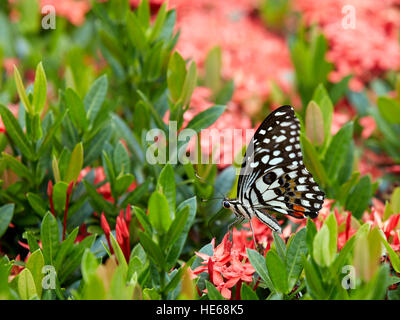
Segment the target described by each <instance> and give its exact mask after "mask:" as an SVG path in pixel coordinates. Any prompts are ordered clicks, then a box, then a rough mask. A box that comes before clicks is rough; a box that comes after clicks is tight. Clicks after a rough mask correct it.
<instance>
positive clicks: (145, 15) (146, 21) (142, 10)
mask: <svg viewBox="0 0 400 320" xmlns="http://www.w3.org/2000/svg"><path fill="white" fill-rule="evenodd" d="M136 14H137V17H138V19H139V21H140V25H141V26H143V28H144V29H147V28H149V26H150V5H149V1H148V0H143V1H141V2H140V4H139V6H138V8H137V11H136Z"/></svg>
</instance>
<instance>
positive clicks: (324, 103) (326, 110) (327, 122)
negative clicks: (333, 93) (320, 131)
mask: <svg viewBox="0 0 400 320" xmlns="http://www.w3.org/2000/svg"><path fill="white" fill-rule="evenodd" d="M312 100H314V101H315V102H316V103H317V105H318V106H319V108H320V109H321V112H322V118H323V120H324V121H323V124H324V142H325V144H327V143H329V142H330V139H331V126H332V117H333V104H332V101H331V99H330V98H329V95H328V93H327V91H326V89H325V87H324V86H323V85H322V84H319V85H318V87H317V88H316V89H315V91H314V94H313V99H312Z"/></svg>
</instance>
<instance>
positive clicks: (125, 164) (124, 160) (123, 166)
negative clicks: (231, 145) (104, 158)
mask: <svg viewBox="0 0 400 320" xmlns="http://www.w3.org/2000/svg"><path fill="white" fill-rule="evenodd" d="M113 163H114V168H115V172H116V174H117V176H118V175H119V174H120V173H122V172H123V173H129V172H130V170H131V167H130V159H129V154H128V151H127V150H126V148H125V146H124V145H123V144H122V142H121V141H118V143H117V146H116V147H115V149H114V152H113Z"/></svg>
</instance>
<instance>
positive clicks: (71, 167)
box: [65, 142, 83, 183]
mask: <svg viewBox="0 0 400 320" xmlns="http://www.w3.org/2000/svg"><path fill="white" fill-rule="evenodd" d="M82 167H83V144H82V142H80V143H78V144H77V145H76V146H75V148H74V150H72V153H71V157H70V159H69V164H68V169H67V172H66V176H65V181H66V182H67V183H70V182H71V181H76V180H77V179H78V177H79V174H80V173H81V171H82Z"/></svg>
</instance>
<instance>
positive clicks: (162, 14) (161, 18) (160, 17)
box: [149, 2, 167, 43]
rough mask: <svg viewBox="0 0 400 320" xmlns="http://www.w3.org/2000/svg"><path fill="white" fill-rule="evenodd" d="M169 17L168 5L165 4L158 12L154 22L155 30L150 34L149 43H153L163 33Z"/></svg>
mask: <svg viewBox="0 0 400 320" xmlns="http://www.w3.org/2000/svg"><path fill="white" fill-rule="evenodd" d="M166 17H167V4H166V3H165V2H164V3H163V4H162V5H161V7H160V9H159V10H158V12H157V17H156V20H155V21H154V24H153V28H152V30H151V33H150V37H149V42H150V43H151V42H153V41H154V40H156V39H157V38H158V36H159V35H160V33H161V30H162V27H163V25H164V22H165V18H166Z"/></svg>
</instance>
